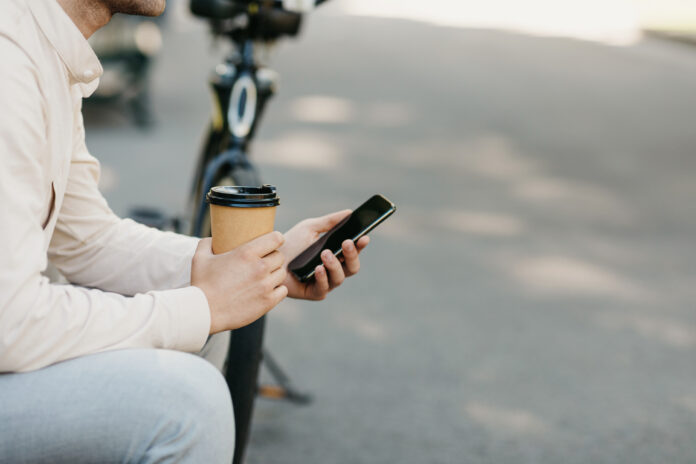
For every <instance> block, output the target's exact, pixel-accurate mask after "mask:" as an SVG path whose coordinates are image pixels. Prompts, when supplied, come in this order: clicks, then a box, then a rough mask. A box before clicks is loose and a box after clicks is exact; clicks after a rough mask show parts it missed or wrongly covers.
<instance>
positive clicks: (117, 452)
mask: <svg viewBox="0 0 696 464" xmlns="http://www.w3.org/2000/svg"><path fill="white" fill-rule="evenodd" d="M208 348H210V347H208V346H206V349H204V352H202V353H203V354H204V355H205V354H207V355H211V354H212V355H214V354H215V353H214V351H215V350H210V349H208ZM217 351H218V354H219V351H220V350H217ZM233 451H234V417H233V414H232V403H231V401H230V394H229V390H228V389H227V384H226V383H225V380H224V378H223V377H222V375H221V374H220V371H219V370H218V369H217V368H216V367H214V366H213V364H211V363H210V362H208V361H206V360H205V359H203V358H201V357H199V356H195V355H192V354H187V353H181V352H177V351H168V350H154V349H150V350H148V349H132V350H119V351H108V352H104V353H98V354H93V355H89V356H83V357H80V358H76V359H72V360H68V361H63V362H60V363H57V364H54V365H52V366H49V367H46V368H43V369H39V370H37V371H33V372H27V373H18V374H0V463H2V464H5V463H12V464H15V463H49V462H50V463H73V464H79V463H112V462H114V463H116V462H119V463H169V462H177V463H178V462H183V463H201V464H203V463H205V464H207V463H225V464H229V463H230V462H231V461H232V453H233Z"/></svg>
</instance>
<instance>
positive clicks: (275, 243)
mask: <svg viewBox="0 0 696 464" xmlns="http://www.w3.org/2000/svg"><path fill="white" fill-rule="evenodd" d="M164 3H165V0H2V2H0V63H1V65H0V260H1V261H0V262H1V263H2V266H0V372H2V374H0V462H2V463H4V462H70V463H78V462H112V461H119V462H121V461H124V462H131V461H137V462H170V461H175V462H195V463H215V462H221V463H222V462H230V460H231V456H232V451H233V448H234V443H232V438H231V437H233V435H234V433H233V431H234V429H233V427H234V424H233V418H232V417H233V416H232V409H231V404H230V400H229V393H228V391H227V389H226V385H225V382H224V379H223V378H222V376H221V375H220V373H219V371H217V370H216V369H215V368H214V367H212V365H211V364H210V363H208V362H207V361H205V360H202V358H200V357H196V356H192V355H190V354H186V353H184V352H190V353H193V352H198V351H199V350H201V348H202V347H203V345H204V344H205V342H206V339H207V338H208V337H209V335H212V334H217V333H223V332H224V331H228V330H230V329H234V328H237V327H241V326H244V325H246V324H248V323H250V322H252V321H254V320H256V319H258V318H259V317H261V316H262V315H263V314H265V313H266V312H267V311H269V310H270V309H271V308H273V307H274V306H276V305H277V304H278V303H279V302H280V301H281V300H283V299H284V298H285V297H286V296H290V297H294V298H304V299H311V300H321V299H323V298H324V297H325V296H326V295H327V294H328V292H329V291H331V290H332V289H333V288H335V287H337V286H338V285H340V284H341V283H342V282H343V280H344V279H345V277H346V276H350V275H353V274H355V273H356V272H358V269H359V266H360V262H359V259H358V253H359V251H360V250H361V249H362V248H364V247H365V246H367V243H368V239H367V238H364V239H361V240H360V241H359V242H358V243H357V244H353V243H352V242H350V241H346V242H345V243H344V244H343V253H344V255H345V260H344V262H343V263H341V262H339V261H338V260H337V259H336V258H335V257H334V256H333V255H332V254H331V253H324V255H323V257H322V260H323V266H320V267H318V268H317V270H316V278H315V280H314V281H313V282H312V283H311V284H301V283H300V282H298V281H297V280H295V279H294V278H293V277H292V276H291V275H289V274H288V273H287V271H286V267H285V266H286V263H287V262H288V261H289V260H290V259H292V258H293V257H294V256H296V255H297V254H298V253H299V252H300V251H302V250H303V249H304V248H305V247H307V246H308V245H309V244H310V243H312V242H313V241H314V240H315V239H316V238H317V237H318V236H319V235H320V234H321V233H322V232H324V231H326V230H328V229H330V228H331V227H332V226H333V225H335V224H336V223H338V222H339V221H340V220H341V219H342V218H344V217H345V216H346V214H348V212H347V211H342V212H338V213H334V214H330V215H328V216H324V217H322V218H315V219H309V220H305V221H303V222H301V223H299V224H298V225H296V226H295V227H293V228H292V229H291V230H290V231H288V232H287V233H286V234H285V235H283V234H280V233H279V232H273V233H270V234H267V235H265V236H262V237H260V238H258V239H256V240H254V241H252V242H250V243H248V244H246V245H243V246H241V247H239V248H237V249H236V250H234V251H232V252H230V253H226V254H222V255H213V254H212V251H211V242H210V240H209V239H203V240H198V239H195V238H191V237H184V236H179V235H175V234H172V233H164V232H160V231H157V230H154V229H149V228H147V227H144V226H142V225H138V224H136V223H134V222H132V221H130V220H121V219H119V218H117V217H116V216H114V214H113V213H112V212H111V210H110V209H109V208H108V206H107V204H106V202H105V201H104V199H103V198H102V196H101V195H100V193H99V192H98V190H97V180H98V177H99V165H98V163H97V161H96V160H95V159H94V158H93V157H92V156H91V155H90V154H89V153H88V151H87V149H86V147H85V142H84V129H83V123H82V116H81V102H82V98H83V97H87V96H89V95H90V94H91V93H92V92H93V91H94V90H95V88H96V86H97V83H98V78H99V76H100V74H101V72H102V68H101V66H100V64H99V62H98V60H97V58H96V56H95V55H94V53H93V52H92V50H91V49H90V47H89V45H88V44H87V41H86V39H87V38H88V37H90V36H91V35H92V34H93V33H94V32H95V31H96V30H97V29H99V28H100V27H102V26H104V25H105V24H106V23H108V21H109V20H110V19H111V17H112V15H113V14H115V13H119V12H120V13H128V14H141V15H158V14H160V13H161V12H162V11H163V10H164V6H165V5H164ZM48 259H50V260H51V262H52V263H53V264H54V265H55V266H56V267H57V268H58V269H59V270H60V271H61V272H62V273H63V274H64V275H65V276H66V277H67V278H68V279H69V281H70V282H72V283H74V284H75V285H74V286H73V285H53V284H50V283H49V282H48V280H47V279H46V278H44V277H42V276H41V272H42V271H43V270H45V268H46V265H47V260H48ZM213 338H214V337H213Z"/></svg>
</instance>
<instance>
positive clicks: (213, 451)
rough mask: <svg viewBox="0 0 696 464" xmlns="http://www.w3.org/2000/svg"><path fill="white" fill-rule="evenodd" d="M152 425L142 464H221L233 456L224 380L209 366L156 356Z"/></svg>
mask: <svg viewBox="0 0 696 464" xmlns="http://www.w3.org/2000/svg"><path fill="white" fill-rule="evenodd" d="M156 356H157V362H156V368H155V369H154V370H155V373H156V374H157V377H156V383H157V385H156V390H157V391H158V395H159V398H158V400H157V403H159V405H158V406H159V407H161V408H163V409H162V410H161V411H160V414H161V416H160V417H159V419H158V420H157V421H156V424H157V426H156V428H155V430H153V432H154V435H153V436H152V437H151V446H149V447H148V450H147V453H148V457H147V458H146V459H145V461H146V462H149V461H150V460H152V461H153V462H161V461H163V460H164V461H166V460H167V457H168V456H171V457H174V456H176V458H175V461H176V462H206V463H208V462H210V463H215V462H221V463H222V462H225V463H229V462H231V460H232V454H233V452H234V415H233V411H232V402H231V399H230V393H229V390H228V387H227V383H226V382H225V379H224V378H223V376H222V375H221V374H220V372H219V371H218V370H217V369H216V368H215V367H214V366H213V365H212V364H210V363H209V362H208V361H206V360H204V359H202V358H200V357H198V356H194V355H190V354H187V353H181V352H176V351H166V350H158V351H157V355H156Z"/></svg>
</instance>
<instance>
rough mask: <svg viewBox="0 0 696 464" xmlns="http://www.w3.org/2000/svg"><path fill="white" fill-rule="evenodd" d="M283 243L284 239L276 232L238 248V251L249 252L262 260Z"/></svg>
mask: <svg viewBox="0 0 696 464" xmlns="http://www.w3.org/2000/svg"><path fill="white" fill-rule="evenodd" d="M284 242H285V237H284V236H283V234H281V233H280V232H278V231H275V232H269V233H268V234H265V235H262V236H260V237H259V238H255V239H254V240H252V241H250V242H249V243H245V244H244V245H242V246H240V247H239V249H244V250H249V251H250V252H251V253H253V254H254V255H255V256H258V257H259V258H262V257H264V256H266V255H267V254H269V253H270V252H272V251H274V250H277V249H278V248H280V246H281V245H282V244H283V243H284Z"/></svg>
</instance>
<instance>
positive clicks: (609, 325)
mask: <svg viewBox="0 0 696 464" xmlns="http://www.w3.org/2000/svg"><path fill="white" fill-rule="evenodd" d="M221 52H222V49H220V50H217V51H216V50H214V49H211V47H210V44H209V40H208V38H207V37H206V29H205V27H204V26H203V25H202V24H196V23H193V24H192V23H189V22H183V23H181V22H180V21H172V24H171V25H170V27H169V28H168V29H167V30H166V31H165V47H164V50H163V52H162V55H161V57H160V59H159V61H158V63H157V67H156V70H155V83H156V90H155V100H154V101H155V108H156V113H157V118H158V125H157V126H156V127H155V129H154V130H152V131H151V132H147V133H144V132H141V131H138V130H137V129H135V128H133V127H132V126H131V125H130V124H129V122H128V121H127V119H126V118H124V117H123V116H122V115H121V114H120V113H118V111H116V110H114V109H107V110H100V111H92V112H90V113H89V114H88V128H87V136H88V137H87V138H88V146H89V147H90V149H91V151H92V152H93V153H94V154H95V155H96V156H97V157H98V158H99V159H100V160H101V161H102V163H103V166H104V175H103V179H102V185H103V188H104V190H105V192H106V196H107V197H108V199H109V201H110V203H111V205H112V206H113V208H114V209H115V210H116V211H117V212H118V213H121V214H125V213H126V212H127V210H128V208H129V207H130V206H132V205H142V204H145V205H157V206H160V207H162V208H165V209H166V210H167V211H169V212H172V213H181V212H183V211H184V209H185V201H186V195H187V193H188V187H189V184H190V179H191V176H192V167H193V164H194V158H195V153H196V151H197V149H198V146H199V144H200V141H201V137H202V134H203V131H204V128H205V125H206V120H207V117H208V114H209V99H208V91H207V88H206V76H207V75H208V73H209V70H210V69H211V68H212V66H213V65H214V64H215V63H216V61H217V59H218V57H220V56H221ZM271 57H272V60H271V62H272V64H273V67H274V68H275V69H276V70H278V71H279V72H280V73H281V76H282V82H281V87H280V94H279V95H278V97H277V98H276V99H275V100H274V101H273V102H272V104H271V106H270V108H269V113H268V114H267V117H266V119H265V121H264V124H263V126H262V130H261V131H260V134H259V140H258V143H257V144H256V145H255V147H254V152H253V155H254V157H255V158H256V159H257V160H258V162H259V164H260V166H261V169H262V172H263V175H264V180H265V181H267V182H270V183H273V184H275V185H277V186H278V190H279V193H280V195H281V197H282V207H281V208H280V210H279V217H278V224H279V225H278V226H279V228H280V229H284V228H287V227H289V226H290V225H292V224H293V223H294V222H296V221H298V220H300V219H302V218H305V217H308V216H313V215H319V214H323V213H326V212H329V211H333V210H337V209H342V208H345V207H354V206H357V205H358V204H359V203H361V202H362V201H363V200H364V199H366V198H367V197H368V196H369V195H371V194H372V193H375V192H380V193H383V194H384V195H386V196H387V197H389V198H390V199H392V200H393V201H394V202H395V203H396V204H397V206H398V208H399V209H398V211H397V214H396V215H395V216H394V217H393V218H392V219H390V220H389V221H388V222H387V223H385V224H384V226H383V227H381V228H380V229H378V230H377V231H376V232H375V233H374V235H373V243H372V245H370V248H369V249H368V251H367V252H366V253H365V255H364V258H363V270H362V271H361V274H360V275H359V276H358V277H356V278H354V279H352V280H351V281H350V282H349V283H346V285H345V286H344V287H342V288H340V289H339V290H337V291H336V293H335V294H334V295H332V296H331V298H329V299H327V300H326V301H324V302H322V303H305V302H298V301H290V300H288V301H285V302H283V303H282V304H281V305H280V306H279V307H278V308H276V309H275V310H274V311H273V312H272V313H271V316H270V326H269V333H268V346H269V347H270V349H271V350H272V352H273V353H274V354H275V355H276V357H277V358H278V359H279V360H280V361H281V362H282V364H283V365H284V366H285V367H286V368H287V369H288V370H289V372H290V373H291V375H292V377H293V380H294V381H295V382H296V383H297V384H299V385H300V386H301V387H303V388H305V389H307V390H310V391H311V392H312V393H313V394H314V396H315V401H314V403H313V404H312V405H311V406H309V407H295V406H292V405H289V404H284V403H275V402H268V401H262V402H260V403H259V404H258V407H257V411H256V415H255V424H254V431H253V440H252V443H251V448H250V450H249V459H248V461H249V462H250V463H252V464H253V463H265V464H272V463H303V464H314V463H315V464H329V463H370V464H378V463H390V464H391V463H413V464H421V463H495V464H503V463H515V464H519V463H569V464H570V463H577V464H586V463H673V464H676V463H693V462H695V461H696V440H694V437H695V436H696V245H695V239H694V237H696V182H694V180H695V179H696V156H694V153H695V152H696V129H695V128H696V49H694V48H689V47H687V46H682V45H677V44H671V43H667V42H659V41H650V40H648V41H644V42H641V43H639V44H637V45H635V46H630V47H612V46H606V45H601V44H596V43H589V42H581V41H575V40H571V39H553V38H534V37H530V36H525V35H519V34H513V33H506V32H499V31H486V30H470V29H469V30H468V29H457V28H441V27H435V26H429V25H424V24H420V23H417V22H410V21H405V20H388V19H369V18H357V17H339V16H335V15H332V14H330V12H324V13H321V12H320V13H319V14H317V15H315V16H314V17H313V18H311V20H310V21H308V22H307V24H306V25H305V31H304V35H303V37H302V39H301V40H299V41H294V42H288V43H283V44H281V45H280V46H278V47H276V49H275V51H273V53H272V54H271Z"/></svg>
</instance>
